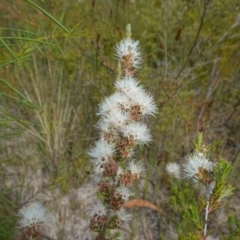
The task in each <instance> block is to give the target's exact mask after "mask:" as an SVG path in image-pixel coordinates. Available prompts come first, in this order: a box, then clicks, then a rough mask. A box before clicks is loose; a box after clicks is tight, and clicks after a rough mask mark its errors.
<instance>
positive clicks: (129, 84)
mask: <svg viewBox="0 0 240 240" xmlns="http://www.w3.org/2000/svg"><path fill="white" fill-rule="evenodd" d="M114 85H115V87H116V88H117V90H119V91H120V92H122V93H123V94H125V95H126V96H128V97H129V98H131V97H132V96H136V95H138V94H140V93H141V92H143V91H144V90H143V88H142V87H141V86H139V82H138V81H137V80H136V79H135V78H133V77H131V76H128V77H124V78H122V79H120V80H118V81H117V82H116V83H115V84H114Z"/></svg>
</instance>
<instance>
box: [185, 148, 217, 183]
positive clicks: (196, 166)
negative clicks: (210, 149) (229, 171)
mask: <svg viewBox="0 0 240 240" xmlns="http://www.w3.org/2000/svg"><path fill="white" fill-rule="evenodd" d="M182 166H183V177H184V178H194V179H196V180H198V179H199V178H198V176H197V174H198V173H199V170H200V169H204V170H206V171H208V172H211V171H212V170H213V167H214V163H213V162H211V161H209V160H208V159H207V158H206V156H205V155H203V154H201V153H198V152H195V153H194V154H191V155H189V156H187V157H186V162H185V163H184V164H183V165H182Z"/></svg>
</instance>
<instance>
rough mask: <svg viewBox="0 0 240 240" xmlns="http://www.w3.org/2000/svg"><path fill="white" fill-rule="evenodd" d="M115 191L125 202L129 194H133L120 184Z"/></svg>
mask: <svg viewBox="0 0 240 240" xmlns="http://www.w3.org/2000/svg"><path fill="white" fill-rule="evenodd" d="M117 192H118V193H120V194H121V197H122V199H123V200H124V201H125V202H126V201H128V199H129V197H130V196H131V195H133V194H132V193H131V191H130V190H129V188H127V187H125V186H120V187H119V188H117Z"/></svg>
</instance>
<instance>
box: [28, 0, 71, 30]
mask: <svg viewBox="0 0 240 240" xmlns="http://www.w3.org/2000/svg"><path fill="white" fill-rule="evenodd" d="M25 1H26V2H27V3H29V4H31V5H32V6H33V7H35V8H36V9H38V10H39V11H40V12H42V13H43V14H44V15H46V16H47V17H48V18H50V19H51V20H52V21H53V22H55V23H56V24H57V25H58V26H59V27H60V28H62V29H63V30H64V31H65V32H67V33H69V31H68V30H67V29H66V28H65V27H64V26H63V25H62V24H61V23H60V22H59V21H58V20H56V19H55V18H54V17H53V16H52V15H50V14H49V13H48V12H46V11H45V10H44V9H42V8H41V7H40V6H38V5H37V4H36V3H34V2H32V1H30V0H25Z"/></svg>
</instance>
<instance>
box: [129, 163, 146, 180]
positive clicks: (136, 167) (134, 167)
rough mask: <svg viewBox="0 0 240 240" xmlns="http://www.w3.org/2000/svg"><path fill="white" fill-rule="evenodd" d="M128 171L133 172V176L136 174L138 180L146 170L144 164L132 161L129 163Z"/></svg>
mask: <svg viewBox="0 0 240 240" xmlns="http://www.w3.org/2000/svg"><path fill="white" fill-rule="evenodd" d="M127 169H128V170H129V171H130V172H131V174H135V175H136V176H137V177H138V178H139V177H140V176H141V174H142V172H143V171H144V170H145V168H144V165H143V163H142V162H140V161H136V160H131V161H130V162H129V163H128V166H127Z"/></svg>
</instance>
